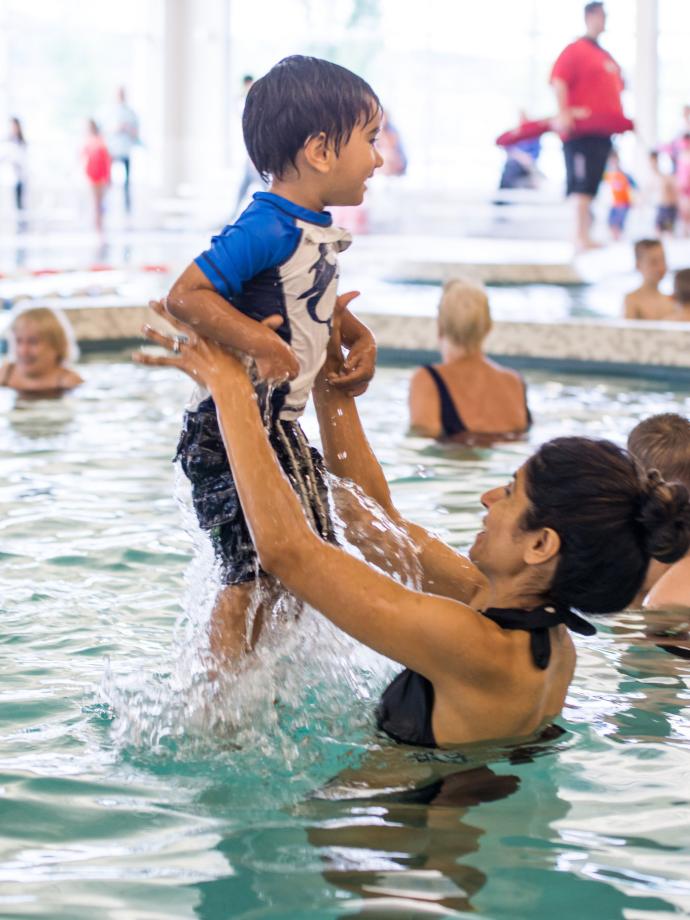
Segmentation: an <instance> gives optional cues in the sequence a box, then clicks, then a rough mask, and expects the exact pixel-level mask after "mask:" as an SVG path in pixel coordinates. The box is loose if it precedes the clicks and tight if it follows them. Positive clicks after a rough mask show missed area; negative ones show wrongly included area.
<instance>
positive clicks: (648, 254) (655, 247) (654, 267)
mask: <svg viewBox="0 0 690 920" xmlns="http://www.w3.org/2000/svg"><path fill="white" fill-rule="evenodd" d="M635 268H636V269H637V270H638V271H639V273H640V274H641V275H642V277H643V278H644V280H645V281H646V282H648V283H651V284H659V282H660V281H661V280H662V278H663V277H664V275H665V274H666V271H667V269H668V266H667V265H666V253H665V251H664V247H663V244H662V242H661V240H656V239H645V240H638V241H637V242H636V243H635Z"/></svg>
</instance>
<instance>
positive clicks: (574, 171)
mask: <svg viewBox="0 0 690 920" xmlns="http://www.w3.org/2000/svg"><path fill="white" fill-rule="evenodd" d="M585 27H586V30H585V34H584V35H583V36H582V38H578V39H577V40H576V41H574V42H572V43H571V44H569V45H568V46H567V47H566V48H565V49H564V50H563V51H562V52H561V54H560V55H559V56H558V59H557V60H556V63H555V64H554V65H553V69H552V71H551V85H552V86H553V89H554V92H555V94H556V102H557V105H558V115H557V116H556V119H555V128H556V130H557V131H558V132H559V134H560V135H561V137H562V138H563V153H564V156H565V167H566V177H567V194H568V195H569V196H572V198H573V200H574V202H575V244H576V247H577V248H578V249H580V250H582V249H590V248H592V247H593V246H595V245H596V244H595V243H594V242H593V240H592V237H591V224H592V218H591V212H590V206H591V204H592V200H593V199H594V198H595V196H596V194H597V191H598V189H599V184H600V182H601V179H602V176H603V174H604V169H605V167H606V161H607V160H608V157H609V154H610V152H611V135H612V133H613V126H615V125H620V123H621V122H622V121H623V120H624V118H625V116H624V113H623V108H622V104H621V92H622V90H623V77H622V74H621V69H620V67H619V66H618V64H617V63H616V62H615V60H614V59H613V58H612V57H611V55H610V54H609V52H608V51H605V50H604V49H603V48H602V47H601V45H600V44H599V36H600V35H601V33H602V32H603V31H604V29H605V28H606V12H605V10H604V4H603V3H588V4H587V5H586V6H585Z"/></svg>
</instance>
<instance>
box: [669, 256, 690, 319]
mask: <svg viewBox="0 0 690 920" xmlns="http://www.w3.org/2000/svg"><path fill="white" fill-rule="evenodd" d="M673 305H674V307H675V309H674V310H673V311H672V313H671V315H670V316H669V317H668V319H672V320H676V321H681V322H685V323H687V322H690V268H682V269H681V270H680V271H679V272H676V275H675V277H674V279H673Z"/></svg>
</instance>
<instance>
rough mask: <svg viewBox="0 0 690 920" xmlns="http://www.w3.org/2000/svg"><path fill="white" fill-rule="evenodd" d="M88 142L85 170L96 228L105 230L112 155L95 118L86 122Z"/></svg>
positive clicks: (84, 150) (85, 154)
mask: <svg viewBox="0 0 690 920" xmlns="http://www.w3.org/2000/svg"><path fill="white" fill-rule="evenodd" d="M86 131H87V137H86V143H85V144H84V149H83V151H82V156H83V159H84V171H85V172H86V178H87V179H88V180H89V184H90V186H91V192H92V194H93V204H94V223H95V226H96V230H97V231H98V232H99V233H101V232H102V231H103V212H104V204H105V195H106V192H107V191H108V187H109V185H110V166H111V162H112V161H111V157H110V153H109V152H108V148H107V147H106V144H105V141H104V140H103V137H102V136H101V131H100V128H99V127H98V125H97V124H96V122H95V121H94V120H93V118H89V120H88V121H87V123H86Z"/></svg>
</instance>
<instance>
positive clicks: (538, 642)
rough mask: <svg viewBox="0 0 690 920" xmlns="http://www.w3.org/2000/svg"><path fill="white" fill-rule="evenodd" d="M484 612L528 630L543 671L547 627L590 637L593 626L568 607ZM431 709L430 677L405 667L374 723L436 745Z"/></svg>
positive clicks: (506, 625) (400, 736) (405, 740)
mask: <svg viewBox="0 0 690 920" xmlns="http://www.w3.org/2000/svg"><path fill="white" fill-rule="evenodd" d="M483 615H484V616H485V617H487V618H488V619H489V620H493V622H494V623H496V624H498V626H500V627H501V628H502V629H524V630H526V631H527V632H529V633H530V649H531V652H532V660H533V661H534V664H535V665H536V666H537V667H538V668H539V669H540V670H545V669H546V668H547V667H548V665H549V660H550V658H551V639H550V637H549V629H550V628H551V627H553V626H557V625H558V624H559V623H564V624H565V625H566V626H567V627H568V628H569V629H571V630H572V631H573V632H576V633H579V634H580V635H581V636H593V635H594V633H595V632H596V628H595V627H594V626H592V624H591V623H588V622H587V620H583V619H582V617H580V616H578V615H577V614H576V613H573V611H572V610H569V609H556V608H555V607H536V608H535V609H534V610H528V611H525V610H515V609H511V608H498V607H492V608H490V609H489V610H484V611H483ZM433 711H434V688H433V685H432V683H431V681H430V680H428V679H427V678H426V677H423V676H422V675H421V674H418V673H417V672H416V671H411V670H410V669H409V668H405V670H404V671H401V672H400V674H398V676H397V677H396V678H395V680H393V682H392V683H391V684H389V686H388V687H386V689H385V690H384V691H383V694H382V695H381V701H380V702H379V705H378V708H377V710H376V724H377V726H378V728H380V729H381V731H384V732H385V733H386V734H387V735H388V736H389V737H390V738H392V739H393V740H394V741H399V742H400V743H401V744H416V745H420V746H422V747H438V745H437V744H436V739H435V738H434V730H433V728H432V724H431V720H432V716H433Z"/></svg>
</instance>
